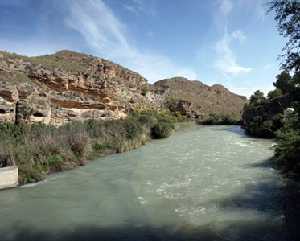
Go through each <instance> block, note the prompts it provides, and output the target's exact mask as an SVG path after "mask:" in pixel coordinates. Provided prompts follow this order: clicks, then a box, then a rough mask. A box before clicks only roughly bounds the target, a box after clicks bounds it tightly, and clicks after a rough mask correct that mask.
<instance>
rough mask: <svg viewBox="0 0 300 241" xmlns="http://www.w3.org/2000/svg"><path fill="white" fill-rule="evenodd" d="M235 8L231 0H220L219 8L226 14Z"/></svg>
mask: <svg viewBox="0 0 300 241" xmlns="http://www.w3.org/2000/svg"><path fill="white" fill-rule="evenodd" d="M232 9H233V4H232V2H231V0H220V2H219V10H220V11H221V13H222V14H223V15H224V16H228V15H229V14H230V13H231V11H232Z"/></svg>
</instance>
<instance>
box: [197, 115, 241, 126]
mask: <svg viewBox="0 0 300 241" xmlns="http://www.w3.org/2000/svg"><path fill="white" fill-rule="evenodd" d="M197 123H198V124H201V125H238V124H240V121H239V120H235V119H233V118H232V117H230V116H228V115H222V114H210V115H209V116H208V118H207V119H206V120H199V121H197Z"/></svg>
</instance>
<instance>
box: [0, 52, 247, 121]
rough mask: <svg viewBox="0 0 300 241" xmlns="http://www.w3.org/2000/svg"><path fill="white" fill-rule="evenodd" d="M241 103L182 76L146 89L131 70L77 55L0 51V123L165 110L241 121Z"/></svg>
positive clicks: (144, 82) (114, 116)
mask: <svg viewBox="0 0 300 241" xmlns="http://www.w3.org/2000/svg"><path fill="white" fill-rule="evenodd" d="M245 102H246V99H245V98H243V97H240V96H238V95H235V94H233V93H231V92H229V91H228V90H227V89H225V88H224V87H223V86H220V85H215V86H212V87H209V86H207V85H204V84H202V83H201V82H199V81H188V80H186V79H184V78H173V79H170V80H161V81H158V82H157V83H155V84H154V85H149V84H148V83H147V80H146V79H145V78H144V77H142V76H141V75H139V74H138V73H136V72H133V71H131V70H128V69H126V68H123V67H122V66H120V65H117V64H114V63H112V62H110V61H108V60H104V59H100V58H96V57H94V56H91V55H85V54H81V53H77V52H72V51H60V52H57V53H55V54H53V55H45V56H38V57H27V56H20V55H16V54H11V53H8V52H3V51H2V52H1V51H0V122H5V121H8V122H16V123H20V122H25V123H33V122H42V123H45V124H51V125H57V126H58V125H62V124H64V123H67V122H69V121H73V120H86V119H103V120H108V119H118V118H124V117H126V116H127V114H128V113H129V112H130V111H132V110H141V109H158V108H162V107H164V106H167V107H168V108H169V109H170V110H171V111H174V112H180V113H181V114H183V115H186V116H188V117H192V118H204V117H205V116H207V115H208V114H210V113H226V114H230V115H234V116H236V117H237V118H240V112H241V110H242V107H243V105H244V103H245Z"/></svg>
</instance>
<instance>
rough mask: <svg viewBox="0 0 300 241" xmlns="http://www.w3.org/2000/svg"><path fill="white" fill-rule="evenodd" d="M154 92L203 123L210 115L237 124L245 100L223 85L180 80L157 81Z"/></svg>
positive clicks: (176, 78)
mask: <svg viewBox="0 0 300 241" xmlns="http://www.w3.org/2000/svg"><path fill="white" fill-rule="evenodd" d="M153 90H154V91H155V93H158V94H160V95H162V96H164V100H165V104H166V105H167V106H169V108H170V109H173V110H177V111H179V112H181V113H182V114H186V115H188V116H189V117H192V118H197V119H198V118H199V119H200V120H204V119H206V118H207V117H208V115H209V114H217V115H223V116H228V117H231V118H233V119H236V120H240V118H241V113H242V109H243V107H244V105H245V103H246V102H247V99H246V97H242V96H239V95H237V94H234V93H232V92H230V91H229V90H228V89H226V88H225V87H224V86H222V85H218V84H216V85H213V86H208V85H205V84H203V83H201V82H200V81H197V80H188V79H186V78H183V77H174V78H171V79H165V80H160V81H158V82H156V83H155V84H154V85H153Z"/></svg>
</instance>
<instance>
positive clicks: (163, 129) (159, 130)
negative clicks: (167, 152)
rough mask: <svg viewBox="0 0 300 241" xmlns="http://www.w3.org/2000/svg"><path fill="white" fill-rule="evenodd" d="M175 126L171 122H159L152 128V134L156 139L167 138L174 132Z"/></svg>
mask: <svg viewBox="0 0 300 241" xmlns="http://www.w3.org/2000/svg"><path fill="white" fill-rule="evenodd" d="M174 128H175V127H174V125H173V124H172V123H170V122H166V121H162V122H159V123H157V124H156V125H154V126H153V127H152V128H151V136H152V137H153V138H155V139H160V138H167V137H169V136H170V135H171V134H172V131H173V130H174Z"/></svg>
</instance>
